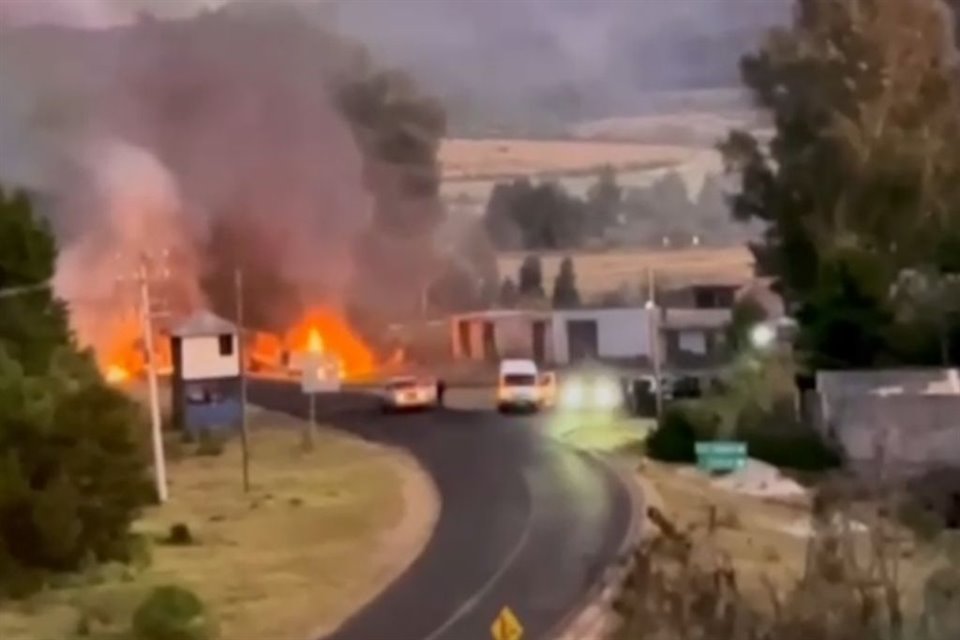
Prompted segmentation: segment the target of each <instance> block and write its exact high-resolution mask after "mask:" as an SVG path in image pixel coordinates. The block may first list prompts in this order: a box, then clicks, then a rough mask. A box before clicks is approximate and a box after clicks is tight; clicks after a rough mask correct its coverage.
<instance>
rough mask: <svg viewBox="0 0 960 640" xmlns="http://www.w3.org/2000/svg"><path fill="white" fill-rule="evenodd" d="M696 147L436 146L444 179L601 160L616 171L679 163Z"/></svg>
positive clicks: (573, 170)
mask: <svg viewBox="0 0 960 640" xmlns="http://www.w3.org/2000/svg"><path fill="white" fill-rule="evenodd" d="M695 154H696V150H695V149H690V148H686V147H682V146H676V145H650V144H630V143H616V142H595V141H587V140H584V141H577V140H506V139H503V140H498V139H481V140H468V139H459V138H451V139H446V140H444V141H443V142H442V143H441V145H440V162H441V166H442V168H443V179H444V180H445V181H447V180H473V179H475V180H489V179H491V178H500V177H508V176H521V175H530V176H534V175H544V174H546V175H571V174H572V175H576V174H579V173H584V172H592V171H595V170H596V169H598V168H599V167H601V166H603V165H611V166H613V167H615V168H617V169H620V170H639V169H656V168H662V167H668V166H673V165H679V164H682V163H684V162H686V161H688V160H690V159H691V158H692V157H694V155H695Z"/></svg>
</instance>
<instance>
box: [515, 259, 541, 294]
mask: <svg viewBox="0 0 960 640" xmlns="http://www.w3.org/2000/svg"><path fill="white" fill-rule="evenodd" d="M517 291H518V293H519V294H520V295H521V296H523V297H528V298H544V297H546V292H545V291H544V289H543V265H542V264H541V262H540V257H539V256H527V257H526V258H524V259H523V262H522V263H521V264H520V271H519V272H518V273H517Z"/></svg>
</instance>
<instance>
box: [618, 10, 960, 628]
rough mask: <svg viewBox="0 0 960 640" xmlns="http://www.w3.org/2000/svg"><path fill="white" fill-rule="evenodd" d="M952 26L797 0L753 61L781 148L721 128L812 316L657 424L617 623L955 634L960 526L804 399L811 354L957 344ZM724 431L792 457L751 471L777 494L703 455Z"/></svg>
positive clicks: (956, 358)
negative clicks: (785, 23) (845, 444)
mask: <svg viewBox="0 0 960 640" xmlns="http://www.w3.org/2000/svg"><path fill="white" fill-rule="evenodd" d="M947 24H948V14H947V13H946V11H945V7H944V6H943V5H942V4H941V3H940V2H937V1H936V0H902V1H900V2H878V1H876V0H797V2H796V14H795V20H794V22H793V24H792V26H790V27H788V28H783V29H777V30H774V31H773V32H772V33H771V34H770V35H769V37H768V39H767V41H766V42H765V44H764V45H763V46H762V47H761V48H760V50H759V51H757V52H755V53H753V54H751V55H748V56H747V57H746V58H745V59H744V60H743V63H742V74H743V78H744V81H745V83H746V84H747V86H748V88H749V89H750V90H751V91H752V93H753V95H754V97H755V99H756V100H757V101H758V103H759V104H760V105H762V106H763V107H765V108H766V109H767V110H768V111H769V112H770V113H771V115H773V120H774V122H775V123H776V132H775V135H774V138H773V140H772V143H771V144H770V145H769V146H767V145H765V144H761V142H760V141H758V140H757V139H756V138H755V137H754V136H753V135H751V134H749V133H747V132H735V133H732V134H731V135H730V136H729V138H728V139H727V140H726V141H725V142H724V144H723V145H722V151H723V153H724V156H725V159H726V161H727V163H728V166H729V168H730V169H731V170H732V171H733V172H735V174H736V175H738V176H739V179H740V189H739V191H738V193H736V194H735V195H734V198H733V201H732V204H733V213H734V215H735V216H736V217H738V218H740V219H744V220H761V221H763V222H764V223H765V224H767V226H768V231H767V233H766V235H765V238H764V241H763V242H762V243H760V244H758V245H757V246H756V247H755V248H754V249H755V253H756V255H757V259H758V265H759V267H760V268H761V270H762V271H763V272H764V274H765V275H770V276H774V277H775V278H777V280H778V286H779V288H780V289H781V291H782V293H783V295H784V296H785V298H786V302H787V303H788V305H789V306H790V307H791V308H794V309H796V310H797V311H796V319H797V320H798V321H799V336H798V340H797V343H796V345H795V347H796V349H795V351H793V353H792V354H788V353H786V352H784V351H782V350H780V349H777V348H774V349H768V350H758V349H753V348H750V347H749V346H747V345H743V344H742V343H741V344H740V347H741V350H740V354H739V356H738V358H737V360H736V362H735V364H734V366H733V367H732V369H731V371H730V373H729V374H728V376H726V377H725V378H724V379H723V380H722V381H721V384H720V385H719V386H718V388H716V389H714V390H712V391H711V392H710V393H708V394H707V395H706V396H705V397H704V398H702V399H699V400H696V401H689V402H686V403H681V404H677V405H675V406H673V407H672V408H671V409H670V410H668V412H667V413H666V414H665V415H664V417H663V419H662V421H661V423H660V424H659V426H658V428H657V430H656V431H654V432H653V434H652V435H651V437H650V438H649V439H648V442H647V450H648V452H649V454H650V456H651V457H653V458H658V459H659V460H661V461H664V462H648V463H646V464H645V465H644V466H643V468H642V470H641V474H640V475H641V477H642V478H643V481H644V482H645V483H646V484H647V486H648V488H649V494H648V495H653V496H657V499H656V500H654V501H652V503H651V504H650V505H648V506H649V507H650V508H649V513H648V515H649V516H650V523H651V526H650V530H649V532H648V533H649V534H650V536H649V538H648V539H647V540H645V541H644V542H643V543H642V544H641V545H640V547H639V548H638V550H637V551H636V555H635V558H634V559H635V561H636V565H635V569H634V570H633V571H632V573H631V574H630V576H629V578H628V580H627V582H626V585H625V592H624V594H623V597H622V598H621V600H620V602H619V603H618V609H619V612H620V614H621V619H622V622H623V624H622V626H621V628H620V630H619V634H618V638H620V639H622V640H660V639H663V640H681V639H682V640H688V639H689V640H693V639H707V638H709V639H710V640H774V639H776V640H794V639H796V640H806V639H808V638H817V639H818V640H947V639H952V638H957V637H960V539H958V534H957V532H956V531H955V530H953V531H951V530H950V529H948V525H949V524H950V523H949V522H947V521H946V519H945V518H943V517H942V514H939V513H937V512H936V511H935V510H931V509H929V508H927V505H926V503H925V502H923V501H922V500H920V499H919V497H918V493H917V490H916V487H915V486H913V483H904V482H897V481H895V480H893V479H892V478H893V474H888V473H887V471H892V470H889V469H886V470H885V469H882V468H878V469H876V478H885V477H886V478H890V479H889V480H888V481H886V482H880V481H877V480H876V478H870V479H868V480H864V479H863V478H862V477H857V476H855V475H854V474H853V473H852V472H848V471H847V470H844V469H843V468H842V465H843V462H844V461H843V460H842V456H840V455H838V452H837V450H836V447H835V446H834V443H832V442H830V441H829V440H825V439H824V438H823V437H822V436H821V435H820V433H818V432H816V431H815V430H814V429H812V428H811V426H810V425H808V424H804V423H803V421H801V420H799V419H798V415H799V414H798V412H797V410H796V402H795V391H794V390H793V378H794V375H795V374H796V373H797V372H798V371H815V370H818V369H831V368H873V367H884V366H886V367H889V366H917V365H921V366H924V365H926V366H929V365H941V366H942V365H954V366H956V365H957V364H958V363H960V352H958V351H957V348H958V345H960V340H958V335H960V334H958V333H957V332H958V330H960V315H958V313H957V310H958V308H960V307H958V306H957V304H958V301H960V298H958V297H957V293H958V290H957V289H956V287H955V282H956V278H957V273H958V272H960V263H958V262H957V256H960V253H958V251H957V248H958V247H960V242H958V239H960V213H958V212H960V200H958V196H960V192H958V191H957V189H956V185H957V178H958V176H960V155H958V154H957V152H956V149H957V146H958V145H957V144H954V143H953V142H952V141H958V140H960V138H958V136H960V80H958V78H960V76H958V74H957V68H956V58H955V53H956V43H955V41H954V40H952V39H951V35H952V34H951V33H950V30H949V29H948V28H947ZM934 141H936V142H934ZM744 347H746V348H744ZM713 439H737V440H743V441H745V442H746V443H747V445H748V448H749V451H750V454H751V455H752V456H754V457H755V458H760V459H762V460H766V461H767V462H769V463H771V464H772V465H775V467H779V469H780V471H779V472H776V477H773V476H771V477H769V478H767V479H765V480H764V481H762V482H759V483H755V484H759V486H757V487H755V489H756V491H755V492H754V493H756V494H763V493H768V494H769V495H766V496H764V495H750V493H751V492H749V491H745V489H744V485H745V484H747V482H748V480H749V475H750V473H751V469H746V470H741V471H735V472H733V473H731V474H730V475H729V476H728V477H725V478H722V479H720V478H715V477H711V476H710V475H708V474H706V473H703V472H700V471H698V470H696V469H694V468H692V467H691V466H690V463H691V462H693V461H694V459H695V455H694V449H693V445H694V443H695V442H696V441H698V440H713ZM749 464H751V465H753V464H754V463H752V462H751V463H749ZM877 464H878V465H880V466H882V465H884V464H886V463H884V462H883V461H878V462H877ZM775 471H776V470H775ZM775 483H783V484H784V486H786V485H790V483H793V484H792V485H790V487H791V491H789V492H786V493H789V494H790V495H789V496H782V495H775V494H776V491H769V489H770V485H772V484H775ZM928 484H929V483H928ZM794 487H795V488H796V490H793V488H794ZM955 524H956V523H954V527H955Z"/></svg>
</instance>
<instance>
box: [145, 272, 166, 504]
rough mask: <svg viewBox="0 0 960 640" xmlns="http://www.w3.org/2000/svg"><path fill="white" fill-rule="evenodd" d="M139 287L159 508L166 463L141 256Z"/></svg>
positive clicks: (147, 279) (147, 277)
mask: <svg viewBox="0 0 960 640" xmlns="http://www.w3.org/2000/svg"><path fill="white" fill-rule="evenodd" d="M137 280H138V281H139V283H138V284H139V285H140V307H141V309H140V314H141V320H142V323H143V340H144V348H145V350H146V361H147V385H148V388H149V392H150V423H151V425H150V426H151V433H152V436H153V467H154V479H155V480H156V484H157V499H158V500H159V501H160V503H161V504H163V503H164V502H166V501H167V498H168V497H169V495H168V492H167V462H166V459H165V456H164V451H163V432H162V428H163V426H162V424H161V422H160V391H159V388H158V383H157V363H156V352H155V351H154V348H153V314H152V310H151V306H150V274H149V272H148V269H147V257H146V256H145V255H141V257H140V264H139V266H138V269H137Z"/></svg>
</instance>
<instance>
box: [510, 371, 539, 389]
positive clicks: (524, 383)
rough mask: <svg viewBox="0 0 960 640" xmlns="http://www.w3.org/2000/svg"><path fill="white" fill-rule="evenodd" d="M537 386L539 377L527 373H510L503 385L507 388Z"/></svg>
mask: <svg viewBox="0 0 960 640" xmlns="http://www.w3.org/2000/svg"><path fill="white" fill-rule="evenodd" d="M536 384H537V376H535V375H532V374H526V373H508V374H505V375H504V376H503V385H504V386H506V387H533V386H536Z"/></svg>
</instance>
